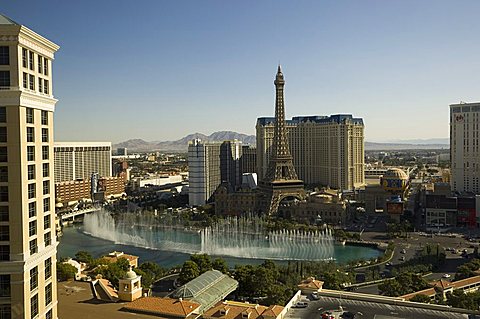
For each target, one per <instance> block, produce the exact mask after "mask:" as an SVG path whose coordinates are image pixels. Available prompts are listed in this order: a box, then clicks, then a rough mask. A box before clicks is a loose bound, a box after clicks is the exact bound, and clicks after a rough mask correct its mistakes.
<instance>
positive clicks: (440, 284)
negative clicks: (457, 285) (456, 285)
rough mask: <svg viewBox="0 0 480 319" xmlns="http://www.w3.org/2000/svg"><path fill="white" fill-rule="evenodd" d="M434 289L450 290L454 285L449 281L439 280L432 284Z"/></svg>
mask: <svg viewBox="0 0 480 319" xmlns="http://www.w3.org/2000/svg"><path fill="white" fill-rule="evenodd" d="M430 284H431V285H432V286H433V287H434V288H439V289H441V290H445V289H448V288H451V287H453V284H452V283H451V282H450V281H448V280H445V279H440V280H437V281H434V282H432V283H430Z"/></svg>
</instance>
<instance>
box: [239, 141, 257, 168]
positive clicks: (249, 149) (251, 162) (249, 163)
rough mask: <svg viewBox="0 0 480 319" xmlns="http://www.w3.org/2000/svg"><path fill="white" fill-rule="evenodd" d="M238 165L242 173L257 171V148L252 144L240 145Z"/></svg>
mask: <svg viewBox="0 0 480 319" xmlns="http://www.w3.org/2000/svg"><path fill="white" fill-rule="evenodd" d="M240 163H241V164H240V165H241V167H242V172H243V173H256V172H257V148H256V147H255V146H252V145H243V146H242V157H241V158H240Z"/></svg>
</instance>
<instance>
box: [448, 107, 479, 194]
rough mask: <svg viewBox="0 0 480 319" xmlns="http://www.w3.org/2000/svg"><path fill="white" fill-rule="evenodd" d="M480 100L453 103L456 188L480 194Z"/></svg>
mask: <svg viewBox="0 0 480 319" xmlns="http://www.w3.org/2000/svg"><path fill="white" fill-rule="evenodd" d="M479 124H480V103H460V104H452V105H450V158H451V173H452V178H451V180H450V184H451V186H452V190H453V191H457V192H471V193H476V194H480V184H479V182H480V145H479V140H480V138H479V132H480V129H479Z"/></svg>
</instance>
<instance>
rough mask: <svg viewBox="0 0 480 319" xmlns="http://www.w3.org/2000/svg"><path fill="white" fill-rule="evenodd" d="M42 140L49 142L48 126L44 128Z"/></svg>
mask: <svg viewBox="0 0 480 319" xmlns="http://www.w3.org/2000/svg"><path fill="white" fill-rule="evenodd" d="M42 142H44V143H48V128H42Z"/></svg>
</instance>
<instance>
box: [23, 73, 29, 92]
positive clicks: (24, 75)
mask: <svg viewBox="0 0 480 319" xmlns="http://www.w3.org/2000/svg"><path fill="white" fill-rule="evenodd" d="M23 88H24V89H28V74H27V73H25V72H23Z"/></svg>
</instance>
